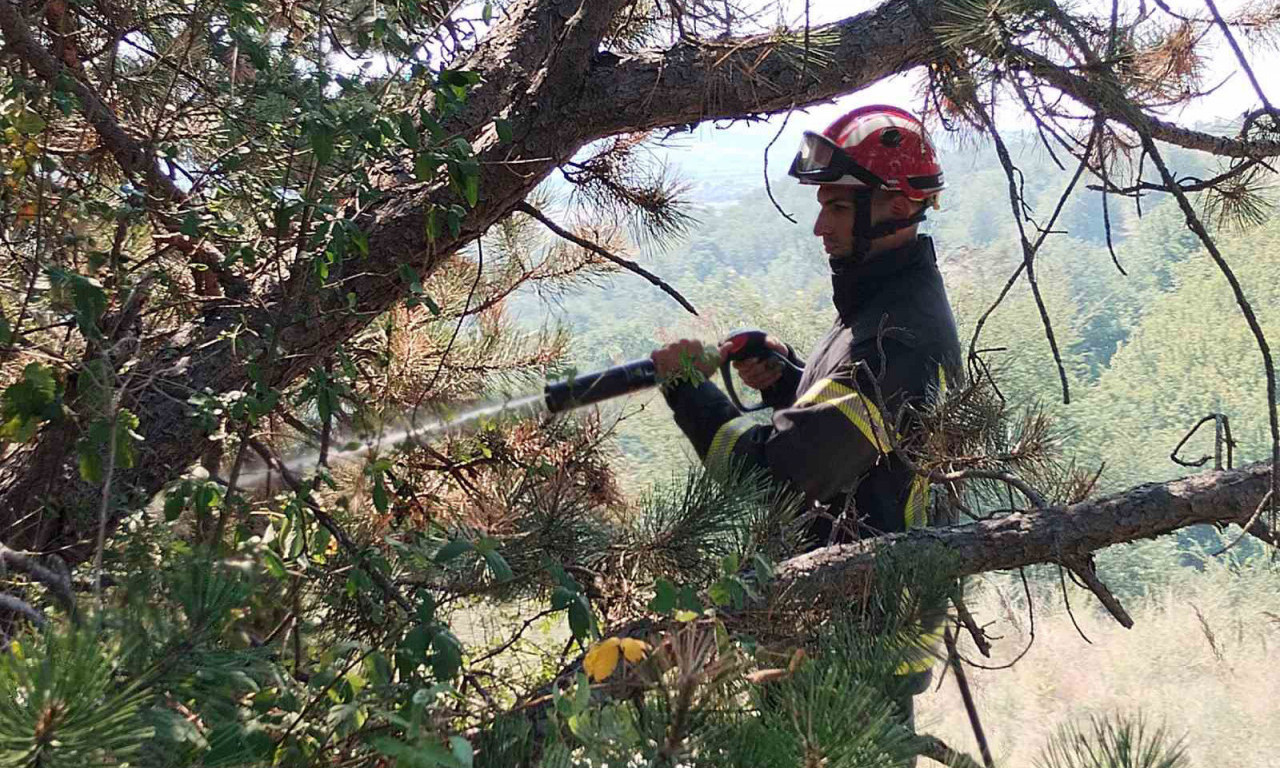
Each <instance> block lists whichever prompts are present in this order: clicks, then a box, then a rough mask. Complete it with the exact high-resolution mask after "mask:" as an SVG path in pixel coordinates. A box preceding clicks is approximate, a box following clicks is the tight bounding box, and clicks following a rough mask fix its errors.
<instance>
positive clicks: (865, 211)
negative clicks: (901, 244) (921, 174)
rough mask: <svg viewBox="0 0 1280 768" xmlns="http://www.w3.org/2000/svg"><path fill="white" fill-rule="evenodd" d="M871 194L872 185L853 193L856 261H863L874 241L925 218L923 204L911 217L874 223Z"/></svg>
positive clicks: (869, 252) (854, 251) (854, 256)
mask: <svg viewBox="0 0 1280 768" xmlns="http://www.w3.org/2000/svg"><path fill="white" fill-rule="evenodd" d="M871 195H872V190H871V188H870V187H860V188H858V189H857V190H855V191H854V193H853V210H854V214H853V216H854V218H853V260H854V261H855V262H857V261H863V260H864V259H866V258H867V256H868V255H870V254H871V243H872V242H874V241H876V240H879V239H880V238H882V237H886V236H888V235H892V234H893V233H894V232H897V231H899V230H902V229H906V228H907V227H910V226H914V225H916V224H919V223H920V222H922V221H924V220H925V213H924V212H925V206H921V207H920V210H919V211H918V212H917V213H916V214H915V215H914V216H911V217H909V218H906V219H889V220H887V221H882V222H880V223H879V224H874V225H873V224H872V223H871Z"/></svg>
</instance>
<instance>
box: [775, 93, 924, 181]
mask: <svg viewBox="0 0 1280 768" xmlns="http://www.w3.org/2000/svg"><path fill="white" fill-rule="evenodd" d="M789 173H790V174H791V175H792V176H794V177H796V178H797V179H799V180H800V183H801V184H837V185H842V186H851V187H863V188H867V189H871V188H874V187H883V188H884V189H887V190H890V191H893V192H901V193H902V194H904V195H906V196H907V197H908V198H909V199H911V200H915V201H917V202H921V201H924V200H927V199H928V198H930V197H932V196H933V195H936V194H937V193H939V192H941V191H942V189H943V187H944V186H945V184H944V183H943V180H942V166H941V165H939V164H938V157H937V153H936V152H934V149H933V144H931V143H930V142H929V137H928V135H927V134H926V133H925V129H924V125H923V124H921V122H920V121H919V120H917V119H916V118H915V116H914V115H912V114H911V113H910V112H907V111H906V110H904V109H899V108H897V107H888V106H883V105H879V104H877V105H872V106H868V107H859V108H857V109H855V110H853V111H852V112H849V113H848V114H846V115H844V116H843V117H841V118H840V119H838V120H836V121H835V122H834V123H832V124H831V125H829V126H827V129H826V130H825V131H823V132H822V133H813V132H812V131H806V132H805V134H804V139H803V141H802V142H801V144H800V151H799V152H797V153H796V158H795V160H794V161H792V163H791V170H790V171H789Z"/></svg>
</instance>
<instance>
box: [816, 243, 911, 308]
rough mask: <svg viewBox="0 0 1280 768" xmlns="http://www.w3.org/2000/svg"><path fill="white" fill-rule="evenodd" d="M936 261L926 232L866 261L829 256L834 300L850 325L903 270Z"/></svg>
mask: <svg viewBox="0 0 1280 768" xmlns="http://www.w3.org/2000/svg"><path fill="white" fill-rule="evenodd" d="M935 260H936V257H935V256H934V251H933V240H931V239H930V238H929V237H928V236H926V235H921V236H919V237H917V238H916V239H915V240H914V241H912V242H910V243H907V244H906V245H904V246H902V247H901V248H897V249H895V250H892V251H886V252H885V253H879V254H876V255H875V256H873V257H871V258H869V259H866V260H865V261H861V262H857V263H851V262H850V260H849V259H847V258H843V259H829V263H830V264H831V287H832V289H833V291H832V299H833V301H834V302H835V305H836V309H837V310H838V311H839V312H840V315H841V317H842V318H844V319H845V321H846V324H847V323H848V322H850V321H851V320H852V316H853V313H855V312H856V311H857V310H858V308H859V307H860V306H861V305H863V304H865V303H866V300H867V299H868V298H870V297H871V296H874V295H875V294H877V293H879V292H880V291H882V290H884V288H885V287H886V286H887V285H888V284H890V283H892V282H893V281H894V280H895V278H897V277H899V276H900V275H901V274H902V273H903V272H906V271H907V270H910V269H914V268H917V267H920V266H923V265H926V264H933V263H934V262H935Z"/></svg>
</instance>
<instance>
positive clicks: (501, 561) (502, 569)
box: [483, 549, 515, 582]
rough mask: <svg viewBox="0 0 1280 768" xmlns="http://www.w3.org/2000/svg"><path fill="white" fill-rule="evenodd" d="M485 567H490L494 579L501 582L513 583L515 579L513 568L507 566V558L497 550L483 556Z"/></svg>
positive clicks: (489, 551)
mask: <svg viewBox="0 0 1280 768" xmlns="http://www.w3.org/2000/svg"><path fill="white" fill-rule="evenodd" d="M483 557H484V562H485V565H487V566H489V572H490V573H492V574H493V578H494V579H496V580H497V581H499V582H505V581H511V580H512V579H514V578H515V574H514V573H512V571H511V566H510V565H508V564H507V561H506V558H504V557H503V556H502V553H501V552H498V551H497V550H496V549H491V550H488V551H486V552H485V553H484V554H483Z"/></svg>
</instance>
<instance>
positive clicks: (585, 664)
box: [582, 637, 621, 683]
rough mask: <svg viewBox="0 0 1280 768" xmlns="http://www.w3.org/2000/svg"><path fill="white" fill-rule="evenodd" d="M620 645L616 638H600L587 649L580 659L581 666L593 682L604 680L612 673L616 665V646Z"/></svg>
mask: <svg viewBox="0 0 1280 768" xmlns="http://www.w3.org/2000/svg"><path fill="white" fill-rule="evenodd" d="M619 645H621V643H620V642H619V640H618V638H616V637H611V638H609V639H607V640H601V641H600V642H598V643H596V644H595V645H594V646H592V648H591V650H589V651H587V655H586V657H585V658H583V659H582V668H583V669H585V670H586V671H587V674H588V675H589V676H590V677H591V679H592V680H594V681H595V682H597V683H598V682H600V681H601V680H604V679H605V678H607V677H608V676H609V675H612V674H613V670H614V669H616V668H617V667H618V646H619Z"/></svg>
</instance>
